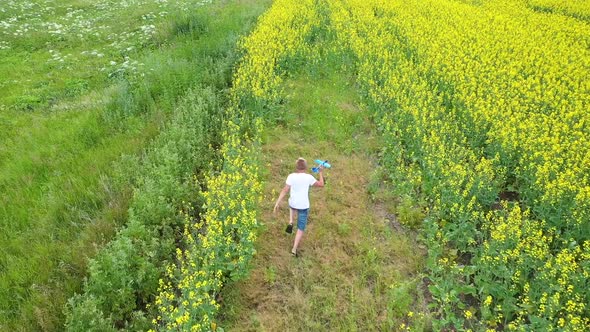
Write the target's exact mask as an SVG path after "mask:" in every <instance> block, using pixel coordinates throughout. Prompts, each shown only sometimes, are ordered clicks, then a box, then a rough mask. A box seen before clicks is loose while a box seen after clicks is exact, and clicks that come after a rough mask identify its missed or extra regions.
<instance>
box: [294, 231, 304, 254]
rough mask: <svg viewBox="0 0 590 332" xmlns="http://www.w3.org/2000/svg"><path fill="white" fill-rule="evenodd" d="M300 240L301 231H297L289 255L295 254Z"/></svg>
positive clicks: (301, 236)
mask: <svg viewBox="0 0 590 332" xmlns="http://www.w3.org/2000/svg"><path fill="white" fill-rule="evenodd" d="M301 238H303V231H302V230H300V229H298V230H297V234H295V242H294V243H293V249H291V253H293V254H296V253H297V248H298V247H299V243H300V242H301Z"/></svg>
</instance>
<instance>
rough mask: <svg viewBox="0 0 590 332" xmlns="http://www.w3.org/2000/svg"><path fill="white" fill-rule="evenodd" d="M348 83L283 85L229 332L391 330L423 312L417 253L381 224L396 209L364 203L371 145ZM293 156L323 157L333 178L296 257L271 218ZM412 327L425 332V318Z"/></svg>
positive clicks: (281, 217) (231, 292)
mask: <svg viewBox="0 0 590 332" xmlns="http://www.w3.org/2000/svg"><path fill="white" fill-rule="evenodd" d="M314 76H316V75H314ZM351 82H352V80H351V79H350V78H348V77H345V76H344V75H342V74H335V73H332V74H329V75H328V77H323V78H321V79H317V78H313V79H312V78H309V77H299V78H297V79H292V80H288V81H287V82H286V87H287V88H286V91H287V92H288V93H289V95H288V97H287V102H286V104H285V105H284V106H283V107H284V109H282V110H281V111H282V113H283V118H282V119H281V121H279V123H280V125H278V126H275V127H274V128H269V129H268V131H267V135H268V136H267V137H266V142H265V145H264V146H263V151H264V155H265V162H266V166H267V169H268V173H267V175H266V177H265V178H266V189H265V195H266V197H265V200H264V203H263V206H262V209H263V213H262V223H263V224H264V227H263V230H262V232H261V235H260V238H259V243H258V249H257V250H258V252H257V256H256V257H255V258H254V262H253V270H252V272H251V276H250V278H249V279H246V280H244V281H241V282H238V283H235V284H231V285H228V286H227V287H226V289H225V291H224V293H223V294H222V295H223V304H224V311H223V312H224V315H223V317H222V319H223V320H224V321H223V323H222V325H223V326H224V327H225V328H226V330H230V331H317V330H325V329H330V330H346V331H354V330H389V331H391V330H395V329H398V328H399V327H400V325H401V324H404V321H406V319H407V318H406V313H407V312H408V311H412V310H414V309H416V310H414V311H419V312H425V311H426V310H424V308H423V307H422V306H423V303H424V301H423V299H422V295H421V293H422V292H421V291H420V288H421V287H422V286H421V284H420V282H419V280H420V278H419V277H418V276H417V271H420V269H421V266H422V265H423V258H422V257H423V254H422V252H421V250H420V249H419V247H418V245H417V244H416V243H415V242H414V240H413V238H414V236H413V235H411V234H409V233H407V232H401V233H400V232H397V231H396V230H395V229H394V228H393V227H391V225H392V224H391V222H389V221H388V220H387V219H386V218H385V216H386V215H387V213H385V212H384V211H386V210H387V206H388V205H393V202H392V201H390V202H381V203H375V202H374V201H372V200H371V199H370V198H369V195H368V192H369V190H368V188H369V187H370V186H371V182H372V181H371V177H372V174H374V168H375V163H374V160H373V156H375V154H376V149H377V147H378V144H377V141H376V140H377V139H376V138H375V137H376V134H375V132H374V128H373V127H372V125H371V123H370V121H369V120H368V119H367V118H368V116H367V113H366V112H364V111H363V110H362V107H360V106H359V96H358V95H357V93H356V91H355V89H354V86H353V84H352V83H351ZM297 157H304V158H306V159H307V160H308V161H309V162H311V161H312V160H313V159H316V158H325V159H327V160H329V161H330V163H331V164H332V169H330V170H327V171H326V174H325V175H326V177H327V185H326V187H325V188H323V189H319V188H313V189H312V190H311V195H310V199H311V210H310V217H309V224H308V228H307V230H306V234H305V236H304V238H303V241H302V245H301V246H300V251H299V252H300V254H301V257H299V258H294V257H292V256H291V254H290V249H291V246H292V242H293V238H294V235H292V234H286V233H285V226H286V224H287V221H288V217H289V212H288V205H287V204H286V203H285V202H283V204H282V206H281V210H280V212H279V213H277V214H276V215H273V213H272V207H273V205H274V202H275V200H276V198H277V196H278V191H280V189H282V187H283V185H284V181H285V179H286V177H287V175H288V174H289V173H291V172H292V171H293V169H294V162H295V160H296V159H297ZM309 166H310V167H311V164H310V165H309ZM390 212H392V211H390ZM293 234H294V233H293ZM420 315H421V314H420ZM413 321H414V326H417V324H416V321H418V322H419V324H422V327H423V328H425V329H428V327H427V326H428V324H429V323H428V318H426V317H424V318H420V319H416V317H414V318H413Z"/></svg>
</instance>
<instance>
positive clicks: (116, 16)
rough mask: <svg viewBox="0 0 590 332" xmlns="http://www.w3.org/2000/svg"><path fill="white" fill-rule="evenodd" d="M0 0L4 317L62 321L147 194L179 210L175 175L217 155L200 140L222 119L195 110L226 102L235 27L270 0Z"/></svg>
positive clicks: (18, 321) (211, 140) (5, 321)
mask: <svg viewBox="0 0 590 332" xmlns="http://www.w3.org/2000/svg"><path fill="white" fill-rule="evenodd" d="M0 7H1V9H2V11H1V12H0V40H1V41H2V42H1V43H0V77H1V78H2V79H1V82H0V228H1V229H2V231H1V232H0V234H1V235H0V248H1V250H0V330H21V331H31V330H45V331H54V330H61V327H60V326H63V322H64V305H65V303H66V301H67V300H68V298H70V297H71V296H72V295H74V292H80V291H81V289H82V288H81V287H82V281H83V278H84V277H85V276H87V274H88V259H89V258H92V257H94V256H95V255H96V253H97V250H99V249H100V248H101V247H102V246H103V245H104V244H105V243H107V242H109V241H110V240H111V239H112V238H113V236H115V232H116V231H117V229H119V228H120V227H121V226H122V225H125V224H127V222H128V219H129V217H130V216H129V211H128V209H129V207H130V206H131V207H132V208H134V209H135V210H134V212H135V214H136V215H137V214H141V213H142V211H138V210H140V209H141V208H143V207H142V206H141V204H142V203H141V202H139V203H138V201H141V200H142V199H150V197H152V198H153V197H156V198H155V201H153V202H150V203H148V202H144V203H143V204H147V205H149V208H148V207H146V209H147V210H146V211H143V212H144V213H147V212H149V211H152V210H157V209H158V208H159V210H160V211H159V212H160V213H163V214H164V217H168V218H172V219H174V213H171V212H170V211H175V209H176V208H175V207H174V205H175V204H178V203H179V201H182V200H183V199H186V200H188V199H190V197H191V195H190V191H188V190H181V189H182V187H178V188H175V189H179V190H178V192H173V190H168V191H165V190H164V189H162V187H163V184H164V183H170V185H171V186H173V185H174V184H178V185H180V184H181V183H184V182H186V181H187V180H186V179H190V177H191V174H196V173H197V172H198V171H199V168H202V167H204V166H203V165H206V164H207V163H208V160H207V159H208V158H213V156H212V155H211V154H210V153H208V152H207V153H203V151H201V150H202V149H201V146H198V145H199V144H203V145H204V146H205V147H206V146H207V145H208V144H216V143H215V140H216V138H215V136H216V134H215V131H216V130H217V129H216V127H215V121H210V120H207V121H208V124H207V125H208V126H207V128H208V129H207V130H208V131H209V133H207V134H206V135H205V134H204V133H202V131H203V130H201V129H203V128H205V127H206V126H200V127H199V125H198V124H197V123H194V122H193V123H191V122H190V121H195V116H194V115H193V114H192V112H194V111H197V110H199V108H198V107H197V106H198V104H199V103H201V104H202V103H203V102H202V101H201V99H202V98H208V99H207V100H208V101H206V102H204V103H205V104H207V105H208V106H207V107H203V108H204V109H205V110H204V112H205V113H203V114H207V117H208V118H209V117H215V116H219V115H220V113H219V112H221V108H220V107H221V106H220V105H222V104H223V103H224V98H225V97H224V94H223V89H224V88H225V87H226V86H227V84H228V83H229V78H230V77H231V76H230V74H231V68H232V65H233V62H234V61H236V59H237V55H236V52H235V44H236V40H237V38H238V37H239V35H240V34H242V33H244V32H245V31H247V29H248V28H249V27H250V26H251V25H252V23H253V22H254V19H255V17H256V15H257V14H259V13H260V12H261V10H263V9H264V7H265V2H259V3H253V2H241V3H234V2H222V3H216V4H211V3H210V1H183V2H181V3H176V2H174V3H173V2H167V1H150V0H148V1H98V2H97V1H75V0H72V1H43V0H39V1H8V2H4V3H3V4H2V5H0ZM212 13H217V14H218V15H215V16H211V14H212ZM213 99H214V100H215V101H212V100H213ZM182 109H187V110H189V111H190V110H193V111H191V113H188V114H189V115H187V114H185V113H186V111H185V113H182V112H180V111H179V110H182ZM216 113H218V114H219V115H216ZM183 114H184V115H183ZM183 116H184V117H183ZM187 122H188V123H187ZM195 135H197V136H195ZM198 135H201V136H202V137H198ZM180 139H189V140H190V139H192V140H193V143H192V144H193V145H192V146H194V148H193V149H192V150H187V151H183V149H184V150H186V149H187V148H183V146H188V147H190V146H191V145H190V144H189V143H190V141H189V142H186V141H179V140H180ZM171 144H172V145H176V144H178V145H179V146H180V148H179V149H176V150H175V149H171V148H169V145H171ZM199 149H201V150H199ZM183 153H184V154H183ZM194 154H197V155H198V157H197V155H194ZM208 155H209V157H208ZM181 157H182V158H181ZM183 158H184V159H183ZM199 158H203V159H199ZM179 163H180V165H178V164H179ZM158 172H161V173H163V174H160V173H158ZM146 181H153V182H154V183H156V184H159V186H154V185H151V186H150V184H149V183H148V184H146ZM166 181H168V182H166ZM162 195H164V196H163V197H161V196H162ZM166 195H167V196H166ZM146 197H147V198H146ZM158 199H159V201H158ZM158 204H159V205H158ZM158 206H159V207H158ZM150 208H151V209H152V210H150ZM166 213H168V214H170V213H171V214H172V215H169V216H166V215H165V214H166ZM156 217H157V215H156Z"/></svg>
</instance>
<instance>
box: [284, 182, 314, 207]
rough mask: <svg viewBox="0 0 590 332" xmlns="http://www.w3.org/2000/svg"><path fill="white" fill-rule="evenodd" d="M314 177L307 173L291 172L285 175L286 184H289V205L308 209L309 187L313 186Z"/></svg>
mask: <svg viewBox="0 0 590 332" xmlns="http://www.w3.org/2000/svg"><path fill="white" fill-rule="evenodd" d="M315 182H316V179H315V178H314V177H313V175H311V174H307V173H291V174H289V176H288V177H287V184H288V185H290V186H291V192H290V194H289V206H290V207H292V208H294V209H299V210H302V209H309V197H308V193H309V187H311V186H313V184H314V183H315Z"/></svg>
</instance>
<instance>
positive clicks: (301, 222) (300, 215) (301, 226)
mask: <svg viewBox="0 0 590 332" xmlns="http://www.w3.org/2000/svg"><path fill="white" fill-rule="evenodd" d="M308 212H309V209H305V210H297V234H295V242H293V249H291V253H292V254H294V255H296V254H297V248H299V244H301V239H302V238H303V232H304V231H305V227H306V226H307V214H308Z"/></svg>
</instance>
